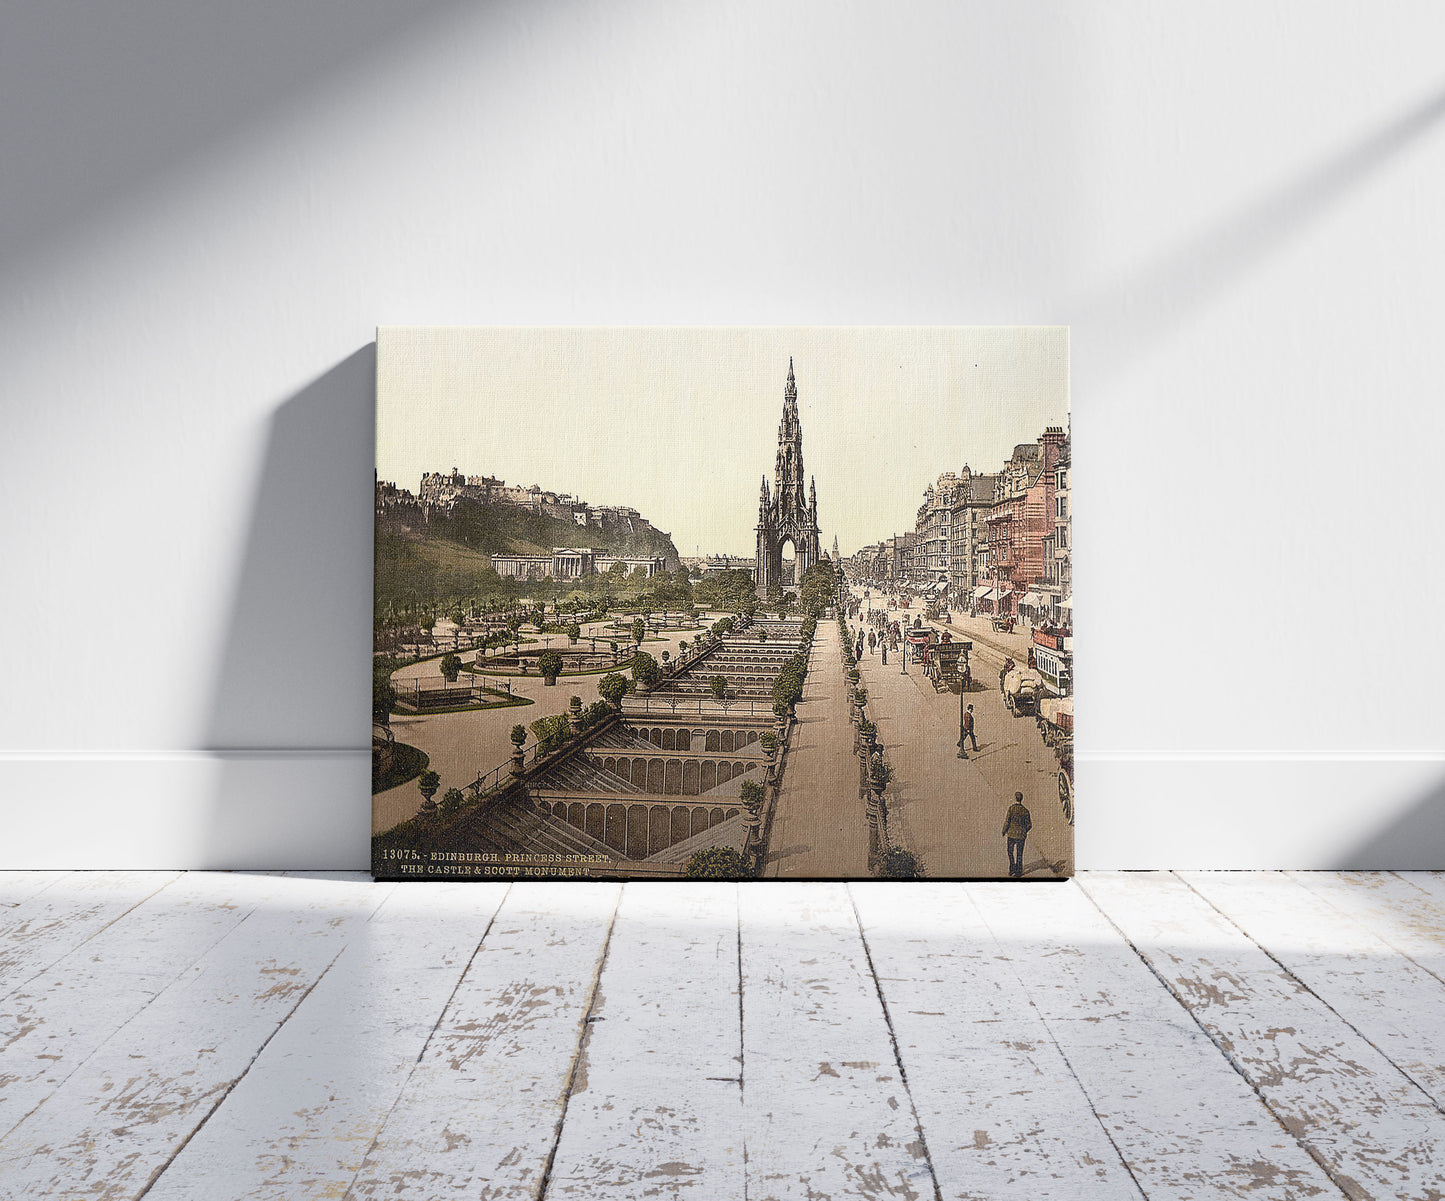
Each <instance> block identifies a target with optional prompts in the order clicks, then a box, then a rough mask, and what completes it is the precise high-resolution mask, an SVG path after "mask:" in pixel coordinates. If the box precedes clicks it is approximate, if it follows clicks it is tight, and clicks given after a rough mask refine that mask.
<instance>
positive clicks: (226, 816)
mask: <svg viewBox="0 0 1445 1201" xmlns="http://www.w3.org/2000/svg"><path fill="white" fill-rule="evenodd" d="M375 399H376V346H375V344H374V343H373V344H371V345H368V346H365V347H363V348H362V349H360V350H358V351H356V352H355V353H354V354H352V355H349V356H348V357H347V358H345V359H343V360H342V361H341V362H340V363H338V364H337V365H336V366H335V367H333V368H331V370H329V371H327V372H326V373H325V374H324V375H322V376H320V377H319V378H318V379H316V380H315V381H314V382H313V383H311V384H308V385H307V386H306V387H305V388H303V389H302V390H301V391H300V392H298V393H297V394H296V395H295V396H293V397H291V398H290V399H289V400H287V401H286V402H285V403H284V404H282V405H281V407H280V408H279V409H278V410H277V411H276V413H275V415H274V416H273V417H272V419H271V429H270V434H269V437H268V439H267V444H266V451H265V459H264V463H263V465H262V469H261V474H260V480H259V484H258V486H257V490H256V498H255V502H254V505H253V509H252V515H251V526H250V531H249V533H248V535H247V537H246V542H245V550H244V553H243V557H242V560H241V566H240V570H239V573H238V575H237V578H236V583H235V587H234V592H233V599H232V605H231V616H230V621H229V625H228V628H227V632H226V638H225V643H224V647H223V650H222V653H221V656H220V661H219V663H218V666H217V669H216V682H215V691H214V698H213V701H212V705H211V712H210V714H209V717H208V719H207V721H206V724H205V727H204V730H203V739H204V742H203V745H204V746H205V747H206V749H207V750H208V751H210V752H212V753H213V754H214V755H215V756H216V758H217V759H218V761H219V765H218V769H217V779H218V783H217V787H216V790H215V796H214V800H213V804H214V809H213V812H212V813H211V815H210V820H209V822H208V823H206V827H205V830H204V833H203V838H204V846H203V848H202V850H203V858H204V860H205V863H206V865H207V866H215V867H223V866H224V867H242V866H247V867H351V868H357V867H361V866H363V865H364V864H365V863H366V857H367V850H366V847H367V834H368V831H369V829H370V812H369V804H370V795H371V794H370V787H369V783H368V781H369V775H370V752H369V742H368V739H369V730H370V725H369V722H370V709H369V704H370V701H369V698H370V687H369V684H370V679H369V674H368V666H367V665H368V662H369V660H370V651H371V590H372V584H371V545H372V520H371V511H372V484H371V480H372V472H373V469H374V465H375V462H376V454H375V411H376V405H375ZM278 829H284V830H288V831H290V832H291V834H290V836H289V837H288V838H287V839H286V842H287V844H288V845H291V846H294V847H295V848H296V850H297V854H298V856H299V861H298V862H294V863H293V862H280V861H277V858H276V854H275V846H276V842H277V840H276V837H275V832H276V830H278ZM317 848H327V854H326V857H325V859H324V860H321V859H318V857H317V856H318V851H317Z"/></svg>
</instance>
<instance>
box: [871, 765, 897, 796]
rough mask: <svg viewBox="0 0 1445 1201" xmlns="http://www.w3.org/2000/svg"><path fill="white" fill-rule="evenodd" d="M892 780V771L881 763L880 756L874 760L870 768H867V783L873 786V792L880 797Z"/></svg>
mask: <svg viewBox="0 0 1445 1201" xmlns="http://www.w3.org/2000/svg"><path fill="white" fill-rule="evenodd" d="M892 780H893V769H892V768H891V767H889V766H888V764H886V763H884V762H883V757H882V756H881V755H880V756H878V757H877V758H875V759H874V760H873V763H872V766H870V767H869V768H868V782H869V784H871V785H872V786H873V791H874V792H876V793H877V794H878V795H879V796H880V797H881V796H882V795H883V790H884V789H885V788H887V787H888V785H889V784H890V783H891V782H892Z"/></svg>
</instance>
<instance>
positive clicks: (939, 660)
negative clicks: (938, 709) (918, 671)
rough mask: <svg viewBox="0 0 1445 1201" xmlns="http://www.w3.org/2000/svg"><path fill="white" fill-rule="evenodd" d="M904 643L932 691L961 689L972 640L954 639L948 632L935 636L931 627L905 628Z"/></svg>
mask: <svg viewBox="0 0 1445 1201" xmlns="http://www.w3.org/2000/svg"><path fill="white" fill-rule="evenodd" d="M908 646H909V652H910V654H911V655H912V656H913V659H914V661H915V662H918V663H921V664H922V665H923V674H924V677H925V678H926V679H928V680H930V681H931V682H932V683H933V687H934V690H935V691H936V692H942V691H944V690H945V689H948V690H950V691H957V690H961V689H962V688H963V681H964V677H965V675H967V674H968V671H969V667H968V655H969V652H970V651H971V650H973V643H971V642H955V641H954V640H953V636H952V635H951V634H948V633H945V634H944V635H943V637H942V638H939V637H938V636H937V635H936V634H935V633H934V631H933V630H931V629H927V630H925V629H916V630H909V631H908Z"/></svg>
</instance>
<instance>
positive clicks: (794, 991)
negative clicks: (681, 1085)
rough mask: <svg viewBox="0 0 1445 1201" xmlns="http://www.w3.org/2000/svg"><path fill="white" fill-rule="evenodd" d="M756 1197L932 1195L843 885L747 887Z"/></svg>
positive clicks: (751, 1167)
mask: <svg viewBox="0 0 1445 1201" xmlns="http://www.w3.org/2000/svg"><path fill="white" fill-rule="evenodd" d="M739 907H740V916H741V922H742V980H743V1108H744V1115H745V1116H744V1129H745V1137H746V1142H747V1157H748V1158H747V1196H748V1198H749V1201H781V1199H788V1198H799V1199H804V1198H806V1199H810V1201H811V1199H814V1198H823V1197H827V1198H844V1197H869V1198H879V1197H901V1198H909V1199H913V1198H930V1197H933V1196H935V1195H936V1193H935V1186H934V1181H933V1177H932V1170H931V1168H930V1167H929V1163H928V1156H927V1149H926V1147H925V1145H924V1142H923V1140H922V1137H921V1134H920V1130H919V1125H918V1117H917V1115H916V1113H915V1112H914V1109H913V1103H912V1100H911V1099H910V1097H909V1095H908V1090H907V1087H906V1085H905V1084H904V1081H903V1079H902V1076H901V1073H900V1071H899V1067H898V1063H897V1055H896V1052H895V1049H894V1046H893V1042H892V1037H891V1033H890V1031H889V1028H888V1022H887V1017H886V1015H885V1013H884V1010H883V1006H882V1003H881V1002H880V1000H879V996H878V986H877V982H876V981H875V980H874V979H873V976H872V973H871V971H870V969H869V967H868V963H867V957H866V954H865V952H864V948H863V943H862V936H861V933H860V931H859V929H858V924H857V918H856V915H855V914H854V911H853V906H852V902H851V899H850V897H849V894H848V891H847V888H846V886H844V885H842V884H802V883H797V884H793V883H779V884H771V885H768V886H767V887H761V886H755V887H747V888H743V889H741V890H740V893H739Z"/></svg>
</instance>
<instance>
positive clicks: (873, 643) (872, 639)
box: [868, 630, 878, 655]
mask: <svg viewBox="0 0 1445 1201" xmlns="http://www.w3.org/2000/svg"><path fill="white" fill-rule="evenodd" d="M877 645H878V635H877V634H875V633H874V632H873V631H872V630H869V631H868V653H869V654H870V655H871V654H872V653H873V651H874V649H875V648H876V647H877Z"/></svg>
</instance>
